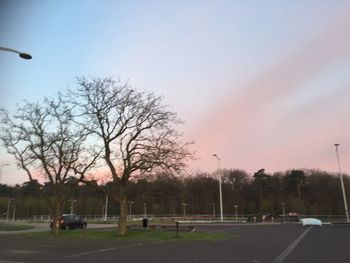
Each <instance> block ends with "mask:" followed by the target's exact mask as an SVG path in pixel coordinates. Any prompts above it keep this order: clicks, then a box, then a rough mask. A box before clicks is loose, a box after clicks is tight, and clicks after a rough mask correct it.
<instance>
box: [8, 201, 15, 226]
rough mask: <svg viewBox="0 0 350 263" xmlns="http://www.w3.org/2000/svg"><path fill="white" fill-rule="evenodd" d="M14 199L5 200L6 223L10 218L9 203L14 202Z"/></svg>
mask: <svg viewBox="0 0 350 263" xmlns="http://www.w3.org/2000/svg"><path fill="white" fill-rule="evenodd" d="M14 200H15V199H14V198H7V212H6V222H8V221H9V218H10V207H11V201H14Z"/></svg>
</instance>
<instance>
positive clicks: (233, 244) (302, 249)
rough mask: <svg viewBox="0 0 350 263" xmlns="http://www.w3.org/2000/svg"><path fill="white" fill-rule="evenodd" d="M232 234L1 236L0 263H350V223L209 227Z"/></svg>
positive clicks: (211, 229) (206, 227)
mask: <svg viewBox="0 0 350 263" xmlns="http://www.w3.org/2000/svg"><path fill="white" fill-rule="evenodd" d="M196 229H197V231H216V232H229V233H233V234H234V237H233V238H230V239H227V240H222V241H217V242H190V241H180V242H179V241H170V242H159V241H158V242H150V241H148V242H138V241H125V242H124V241H123V242H121V241H113V240H107V241H101V240H85V239H84V240H78V239H62V238H48V239H45V240H43V239H28V238H25V239H24V238H23V237H21V236H18V235H0V262H52V263H53V262H86V263H88V262H104V263H108V262H135V263H137V262H140V263H141V262H142V263H161V262H162V263H163V262H164V263H167V262H169V263H173V262H174V263H175V262H176V263H179V262H203V263H209V262H210V263H212V262H215V263H217V262H239V263H241V262H242V263H265V262H269V263H271V262H272V263H282V262H283V263H291V262H295V263H303V262H318V263H323V262H324V263H326V262H327V263H329V262H332V263H337V262H339V263H340V262H344V263H348V262H350V225H335V226H322V227H316V226H313V227H302V226H301V225H297V224H279V225H215V226H214V225H210V226H205V225H203V226H197V227H196Z"/></svg>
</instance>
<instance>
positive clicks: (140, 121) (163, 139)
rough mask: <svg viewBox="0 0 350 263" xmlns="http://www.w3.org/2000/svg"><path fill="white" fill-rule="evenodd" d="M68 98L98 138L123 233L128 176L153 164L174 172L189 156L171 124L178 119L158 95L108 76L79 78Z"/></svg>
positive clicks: (186, 148) (177, 121)
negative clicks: (112, 186) (103, 77)
mask: <svg viewBox="0 0 350 263" xmlns="http://www.w3.org/2000/svg"><path fill="white" fill-rule="evenodd" d="M71 98H72V99H73V100H74V102H75V105H76V106H77V107H78V108H80V112H81V115H79V116H80V117H79V118H80V119H81V120H82V121H83V122H82V123H81V124H83V125H84V126H85V127H86V128H87V129H88V130H89V132H91V133H93V134H95V135H96V136H97V138H98V139H99V141H100V142H101V147H102V149H103V160H104V161H105V163H106V164H107V166H108V168H109V171H110V174H111V177H110V182H113V183H115V185H116V186H117V189H119V190H118V191H119V192H118V193H115V192H114V193H108V195H109V196H111V197H112V198H113V199H114V200H115V201H117V202H119V203H120V218H119V228H118V232H119V234H120V235H125V234H126V231H127V229H126V223H127V222H126V220H127V196H128V194H127V185H128V182H129V180H130V178H132V177H133V176H135V175H139V174H148V173H150V172H151V171H153V170H154V169H157V168H161V169H166V170H168V171H172V172H174V171H175V172H178V171H180V170H181V169H182V168H183V167H184V166H185V161H186V160H187V159H188V158H190V157H191V155H192V153H191V152H190V151H189V150H188V145H189V143H180V142H179V139H180V137H181V134H180V133H178V132H177V131H176V130H175V128H174V126H175V125H177V124H180V123H181V121H180V120H179V119H178V117H177V115H176V114H175V113H174V112H171V111H169V110H168V108H167V107H166V106H164V105H163V104H162V99H161V98H160V97H156V96H155V95H154V94H152V93H145V92H138V91H136V90H134V89H132V88H131V87H130V86H128V85H127V84H125V85H120V82H116V81H114V80H113V79H111V78H105V79H87V78H84V77H83V78H79V79H78V89H77V90H76V91H72V93H71Z"/></svg>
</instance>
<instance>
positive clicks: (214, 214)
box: [213, 203, 216, 220]
mask: <svg viewBox="0 0 350 263" xmlns="http://www.w3.org/2000/svg"><path fill="white" fill-rule="evenodd" d="M215 216H216V213H215V203H213V220H214V219H215Z"/></svg>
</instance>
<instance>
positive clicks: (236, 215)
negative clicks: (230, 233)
mask: <svg viewBox="0 0 350 263" xmlns="http://www.w3.org/2000/svg"><path fill="white" fill-rule="evenodd" d="M237 208H238V205H235V217H236V223H237V222H238V213H237Z"/></svg>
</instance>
